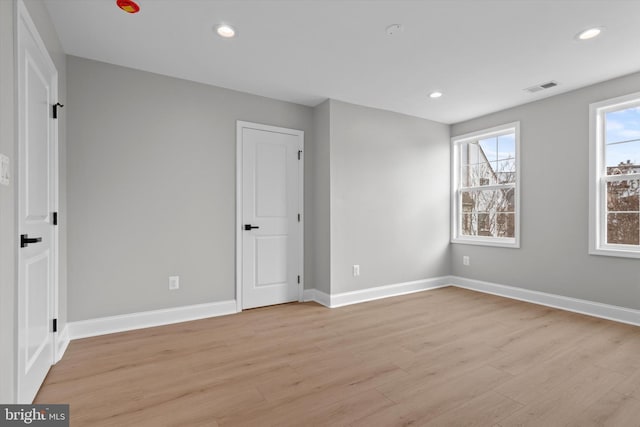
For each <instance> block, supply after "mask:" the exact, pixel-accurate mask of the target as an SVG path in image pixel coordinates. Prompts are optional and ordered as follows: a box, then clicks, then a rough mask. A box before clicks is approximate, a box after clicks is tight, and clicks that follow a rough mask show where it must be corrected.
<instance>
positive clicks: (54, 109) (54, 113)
mask: <svg viewBox="0 0 640 427" xmlns="http://www.w3.org/2000/svg"><path fill="white" fill-rule="evenodd" d="M58 107H60V108H64V105H62V104H60V103H59V102H56V103H55V104H53V118H54V119H57V118H58Z"/></svg>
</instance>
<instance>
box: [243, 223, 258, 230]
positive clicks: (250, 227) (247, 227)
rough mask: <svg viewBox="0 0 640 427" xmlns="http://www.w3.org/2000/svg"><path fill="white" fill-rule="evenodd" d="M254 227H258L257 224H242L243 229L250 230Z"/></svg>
mask: <svg viewBox="0 0 640 427" xmlns="http://www.w3.org/2000/svg"><path fill="white" fill-rule="evenodd" d="M254 228H260V227H258V226H257V225H251V224H245V225H244V229H245V230H252V229H254Z"/></svg>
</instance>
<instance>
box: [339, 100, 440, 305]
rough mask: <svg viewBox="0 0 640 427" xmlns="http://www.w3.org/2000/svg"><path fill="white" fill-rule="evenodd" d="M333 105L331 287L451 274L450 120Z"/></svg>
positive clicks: (367, 285) (356, 286)
mask: <svg viewBox="0 0 640 427" xmlns="http://www.w3.org/2000/svg"><path fill="white" fill-rule="evenodd" d="M330 106H331V111H330V114H331V118H330V122H331V126H330V130H331V171H330V173H331V293H334V294H335V293H341V292H348V291H354V290H360V289H366V288H371V287H375V286H381V285H389V284H394V283H401V282H408V281H413V280H421V279H427V278H432V277H437V276H443V275H447V274H449V266H450V263H449V126H447V125H444V124H441V123H436V122H432V121H429V120H424V119H420V118H415V117H410V116H406V115H402V114H398V113H392V112H389V111H383V110H377V109H373V108H367V107H361V106H357V105H353V104H347V103H344V102H339V101H334V100H331V101H330ZM353 264H359V265H360V276H359V277H353V274H352V265H353Z"/></svg>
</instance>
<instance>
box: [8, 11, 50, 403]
mask: <svg viewBox="0 0 640 427" xmlns="http://www.w3.org/2000/svg"><path fill="white" fill-rule="evenodd" d="M15 4H16V12H15V21H14V22H15V34H16V38H15V49H16V64H15V69H14V70H15V84H16V87H17V96H16V112H17V114H16V118H15V120H16V127H17V132H16V133H17V150H16V160H15V162H14V174H13V176H14V182H15V186H16V187H15V188H16V193H15V202H16V203H15V212H16V230H17V233H18V235H19V234H20V232H21V230H20V221H21V220H20V214H21V212H20V197H21V192H22V190H23V189H24V183H23V182H22V180H21V178H20V176H21V173H22V171H21V170H20V162H21V161H22V155H23V154H22V152H23V147H24V144H25V135H24V132H23V129H24V120H25V117H24V114H23V109H24V106H25V101H26V100H25V97H24V95H25V94H24V91H23V90H22V89H21V88H22V86H23V84H24V83H23V79H24V76H22V75H21V72H22V71H24V70H23V66H24V64H20V58H21V52H22V49H24V47H23V44H24V42H23V37H24V36H25V34H24V33H23V31H27V32H29V33H31V35H32V36H33V39H34V40H35V43H36V46H37V48H38V50H39V51H40V53H41V54H42V57H43V58H44V61H45V63H46V65H47V67H48V68H49V71H50V72H51V75H52V82H51V101H52V102H53V103H56V102H58V101H59V98H58V79H59V74H58V70H57V68H56V66H55V63H54V62H53V59H51V55H49V51H48V50H47V48H46V46H45V44H44V41H43V40H42V37H40V33H39V32H38V29H37V27H36V25H35V23H34V22H33V20H32V19H31V15H30V14H29V11H28V10H27V7H26V5H25V4H24V1H23V0H17V1H16V3H15ZM23 24H24V27H23ZM50 111H51V110H50ZM49 136H50V138H51V146H50V147H51V151H52V155H51V159H50V165H49V167H50V172H49V173H50V177H49V179H50V183H51V185H52V189H51V191H52V194H51V198H52V210H53V211H54V212H58V211H59V191H60V188H59V177H58V168H59V158H58V157H59V156H58V154H59V151H58V120H54V119H53V118H51V119H50V120H49ZM52 226H53V225H52ZM51 234H52V236H51V239H52V241H51V257H52V259H53V271H52V272H51V274H52V276H53V277H52V281H51V289H49V292H50V301H49V302H50V310H51V316H52V319H58V318H59V312H58V309H59V300H58V298H59V295H58V293H59V292H58V280H59V271H60V261H59V227H58V226H53V230H52V233H51ZM19 241H20V239H17V240H16V242H19ZM17 251H18V252H17V256H16V258H15V263H16V279H15V280H16V282H15V283H16V284H15V286H16V301H17V307H16V336H15V343H16V350H15V355H16V356H15V357H16V367H17V369H18V371H17V375H16V382H15V387H16V390H15V396H16V399H19V398H20V390H21V383H20V382H21V375H20V371H19V369H21V368H22V367H23V366H22V362H21V360H20V349H21V346H22V345H23V343H22V336H21V335H22V334H21V333H20V330H19V325H20V323H19V322H20V320H19V319H20V316H22V314H23V313H22V310H21V306H22V304H21V303H20V301H19V300H18V298H20V289H19V287H20V285H21V281H22V273H21V268H20V258H21V257H22V253H21V252H20V249H19V248H18V249H17ZM58 326H59V325H58ZM49 339H50V340H51V366H53V365H54V364H55V363H57V362H58V356H59V354H58V345H59V341H60V339H59V337H58V333H55V332H53V329H51V331H50V332H49ZM17 403H31V402H17Z"/></svg>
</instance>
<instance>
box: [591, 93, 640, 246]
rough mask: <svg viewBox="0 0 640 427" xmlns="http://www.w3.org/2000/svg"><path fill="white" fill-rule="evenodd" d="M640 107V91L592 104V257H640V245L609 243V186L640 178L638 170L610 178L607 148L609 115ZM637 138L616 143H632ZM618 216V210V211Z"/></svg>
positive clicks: (631, 170) (631, 169)
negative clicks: (606, 156)
mask: <svg viewBox="0 0 640 427" xmlns="http://www.w3.org/2000/svg"><path fill="white" fill-rule="evenodd" d="M634 107H635V108H638V107H640V92H636V93H632V94H629V95H625V96H620V97H617V98H613V99H607V100H605V101H600V102H595V103H593V104H590V105H589V254H591V255H606V256H615V257H624V258H640V246H639V245H635V244H620V243H608V242H607V235H608V232H607V227H608V221H607V213H608V208H607V205H608V203H607V200H608V198H607V185H608V184H609V183H611V184H613V185H614V186H615V183H621V182H622V181H635V180H638V178H639V177H640V173H638V171H637V168H630V169H629V170H627V171H624V172H620V173H617V174H611V175H607V168H608V166H607V162H606V161H605V154H606V153H605V151H606V149H605V147H606V146H607V141H606V135H607V128H606V120H605V118H606V115H607V113H612V112H615V111H620V110H625V109H628V108H634ZM635 140H637V139H629V140H628V141H621V142H616V144H620V143H630V142H633V141H635ZM632 166H635V165H632ZM614 213H615V211H614Z"/></svg>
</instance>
